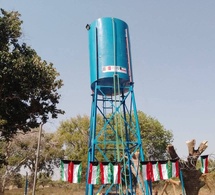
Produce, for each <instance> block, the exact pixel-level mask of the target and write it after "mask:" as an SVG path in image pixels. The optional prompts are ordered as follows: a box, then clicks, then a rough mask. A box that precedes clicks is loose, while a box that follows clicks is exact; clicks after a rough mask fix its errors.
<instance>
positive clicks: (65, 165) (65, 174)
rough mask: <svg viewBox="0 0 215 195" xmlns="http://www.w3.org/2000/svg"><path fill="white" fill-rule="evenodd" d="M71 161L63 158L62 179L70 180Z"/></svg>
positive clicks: (61, 164)
mask: <svg viewBox="0 0 215 195" xmlns="http://www.w3.org/2000/svg"><path fill="white" fill-rule="evenodd" d="M70 162H71V161H70V160H61V163H60V171H61V180H62V181H68V176H69V163H70Z"/></svg>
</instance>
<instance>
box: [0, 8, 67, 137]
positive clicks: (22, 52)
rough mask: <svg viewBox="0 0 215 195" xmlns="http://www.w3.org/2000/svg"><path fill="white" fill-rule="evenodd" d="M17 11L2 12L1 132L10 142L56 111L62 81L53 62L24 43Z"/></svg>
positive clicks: (59, 111) (0, 18) (55, 116)
mask: <svg viewBox="0 0 215 195" xmlns="http://www.w3.org/2000/svg"><path fill="white" fill-rule="evenodd" d="M21 24H22V21H21V20H20V14H19V13H18V12H14V11H12V12H7V11H5V10H3V9H1V11H0V40H1V41H0V91H1V93H0V100H1V101H0V131H1V136H2V137H5V138H6V139H9V138H11V137H12V135H13V134H14V133H16V131H17V130H18V129H19V130H22V131H24V132H27V131H29V130H30V129H31V128H36V127H38V126H39V124H40V123H41V122H43V123H45V122H47V120H48V119H49V117H52V118H57V115H58V114H63V113H64V112H63V111H62V110H60V109H57V104H58V103H59V99H60V95H59V94H58V89H60V88H61V87H62V80H61V79H57V77H58V76H59V73H58V72H57V71H56V69H55V68H54V67H53V64H52V63H47V62H46V61H44V60H42V59H41V58H40V57H39V56H38V55H37V53H36V51H35V50H34V49H32V48H31V47H29V46H27V44H26V43H21V36H22V32H21Z"/></svg>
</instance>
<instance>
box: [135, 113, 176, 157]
mask: <svg viewBox="0 0 215 195" xmlns="http://www.w3.org/2000/svg"><path fill="white" fill-rule="evenodd" d="M138 118H139V125H140V133H141V137H142V144H143V149H144V152H145V158H146V160H166V159H167V155H168V154H167V152H166V146H167V145H168V144H169V143H172V141H173V134H172V132H171V131H169V130H166V129H165V128H164V127H163V125H162V124H161V123H160V122H159V121H158V120H157V119H155V118H152V117H150V116H147V115H146V114H145V113H143V112H142V111H138Z"/></svg>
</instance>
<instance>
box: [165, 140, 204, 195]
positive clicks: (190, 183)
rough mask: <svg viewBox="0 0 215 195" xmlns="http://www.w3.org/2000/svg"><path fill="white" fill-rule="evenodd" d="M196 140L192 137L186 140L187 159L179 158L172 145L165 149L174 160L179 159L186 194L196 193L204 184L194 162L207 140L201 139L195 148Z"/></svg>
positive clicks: (192, 194)
mask: <svg viewBox="0 0 215 195" xmlns="http://www.w3.org/2000/svg"><path fill="white" fill-rule="evenodd" d="M195 144H196V141H195V140H194V139H193V140H191V141H188V142H187V146H188V151H189V155H188V157H187V161H182V160H180V158H179V156H178V154H177V153H176V151H175V149H174V146H173V145H168V146H167V150H168V152H169V154H170V156H171V158H172V159H174V160H177V159H178V160H179V167H180V170H181V172H182V177H183V178H181V177H180V180H182V179H183V182H184V188H185V191H186V194H189V195H198V193H199V190H200V188H201V187H203V186H204V185H205V182H204V181H202V180H200V177H201V175H202V172H201V170H200V169H198V170H197V169H196V164H197V160H198V158H199V156H200V155H201V154H202V153H203V152H204V151H205V150H206V148H207V146H208V145H207V141H203V142H202V143H201V144H200V145H199V147H198V148H197V149H195Z"/></svg>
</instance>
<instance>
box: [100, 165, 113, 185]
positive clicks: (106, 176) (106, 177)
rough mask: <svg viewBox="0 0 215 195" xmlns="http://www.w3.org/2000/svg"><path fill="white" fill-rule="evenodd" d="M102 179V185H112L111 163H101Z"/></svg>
mask: <svg viewBox="0 0 215 195" xmlns="http://www.w3.org/2000/svg"><path fill="white" fill-rule="evenodd" d="M100 173H101V175H100V178H101V183H102V184H110V183H111V178H112V166H111V163H110V162H101V163H100Z"/></svg>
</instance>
